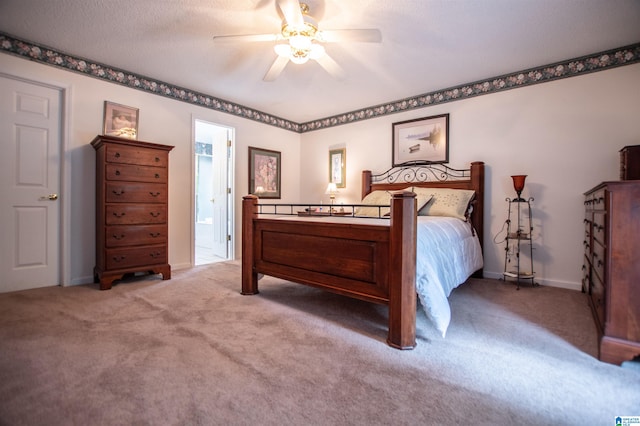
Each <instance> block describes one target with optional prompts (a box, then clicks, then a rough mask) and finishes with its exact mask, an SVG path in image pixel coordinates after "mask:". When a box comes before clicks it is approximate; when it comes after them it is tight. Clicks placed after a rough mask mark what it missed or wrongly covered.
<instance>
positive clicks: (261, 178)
mask: <svg viewBox="0 0 640 426" xmlns="http://www.w3.org/2000/svg"><path fill="white" fill-rule="evenodd" d="M280 182H281V153H280V152H279V151H272V150H269V149H263V148H256V147H253V146H250V147H249V194H253V195H256V196H258V197H259V198H280V197H281V185H280Z"/></svg>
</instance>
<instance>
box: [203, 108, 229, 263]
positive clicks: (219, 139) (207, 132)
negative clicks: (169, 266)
mask: <svg viewBox="0 0 640 426" xmlns="http://www.w3.org/2000/svg"><path fill="white" fill-rule="evenodd" d="M194 128H195V131H194V135H195V137H194V153H195V154H194V155H195V158H194V162H195V168H194V170H195V176H194V182H195V185H194V188H195V193H194V213H195V218H194V220H195V223H194V230H195V232H194V264H195V265H204V264H207V263H214V262H220V261H223V260H228V259H230V258H231V257H230V256H231V253H232V252H233V251H232V247H231V244H232V241H231V232H230V230H231V229H233V228H232V225H233V224H232V218H233V212H232V208H233V203H231V193H232V191H231V182H232V179H231V176H232V164H233V163H232V161H231V147H232V139H233V129H232V128H229V127H225V126H220V125H217V124H214V123H210V122H207V121H203V120H197V119H195V120H194Z"/></svg>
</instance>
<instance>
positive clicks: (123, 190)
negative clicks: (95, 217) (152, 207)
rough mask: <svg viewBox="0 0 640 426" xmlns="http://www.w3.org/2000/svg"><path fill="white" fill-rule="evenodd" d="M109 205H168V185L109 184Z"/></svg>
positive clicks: (107, 193)
mask: <svg viewBox="0 0 640 426" xmlns="http://www.w3.org/2000/svg"><path fill="white" fill-rule="evenodd" d="M106 185H107V188H106V193H105V199H106V201H107V203H131V202H136V203H166V202H167V198H168V197H167V185H165V184H163V183H133V182H107V184H106Z"/></svg>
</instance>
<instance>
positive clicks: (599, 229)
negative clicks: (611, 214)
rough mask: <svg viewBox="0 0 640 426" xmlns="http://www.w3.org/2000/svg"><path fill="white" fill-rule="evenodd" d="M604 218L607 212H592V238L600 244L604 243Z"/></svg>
mask: <svg viewBox="0 0 640 426" xmlns="http://www.w3.org/2000/svg"><path fill="white" fill-rule="evenodd" d="M606 219H607V214H606V212H604V211H601V212H594V213H593V231H592V232H593V238H594V239H595V240H596V241H599V242H600V244H602V245H606V241H605V235H606V234H605V232H604V230H605V222H606Z"/></svg>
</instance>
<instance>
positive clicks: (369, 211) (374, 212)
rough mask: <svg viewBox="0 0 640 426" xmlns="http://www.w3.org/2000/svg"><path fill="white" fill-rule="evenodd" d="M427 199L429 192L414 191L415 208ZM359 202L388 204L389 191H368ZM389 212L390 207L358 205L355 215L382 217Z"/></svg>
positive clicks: (426, 201) (421, 206)
mask: <svg viewBox="0 0 640 426" xmlns="http://www.w3.org/2000/svg"><path fill="white" fill-rule="evenodd" d="M429 201H431V195H430V194H417V193H416V210H418V211H420V209H422V208H423V207H424V206H426V205H427V203H428V202H429ZM360 204H368V205H383V206H388V205H390V204H391V193H390V192H389V191H373V192H370V193H369V194H367V196H366V197H364V198H363V199H362V202H361V203H360ZM389 214H391V208H390V207H380V208H378V207H358V208H356V211H355V216H373V217H383V216H389Z"/></svg>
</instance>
